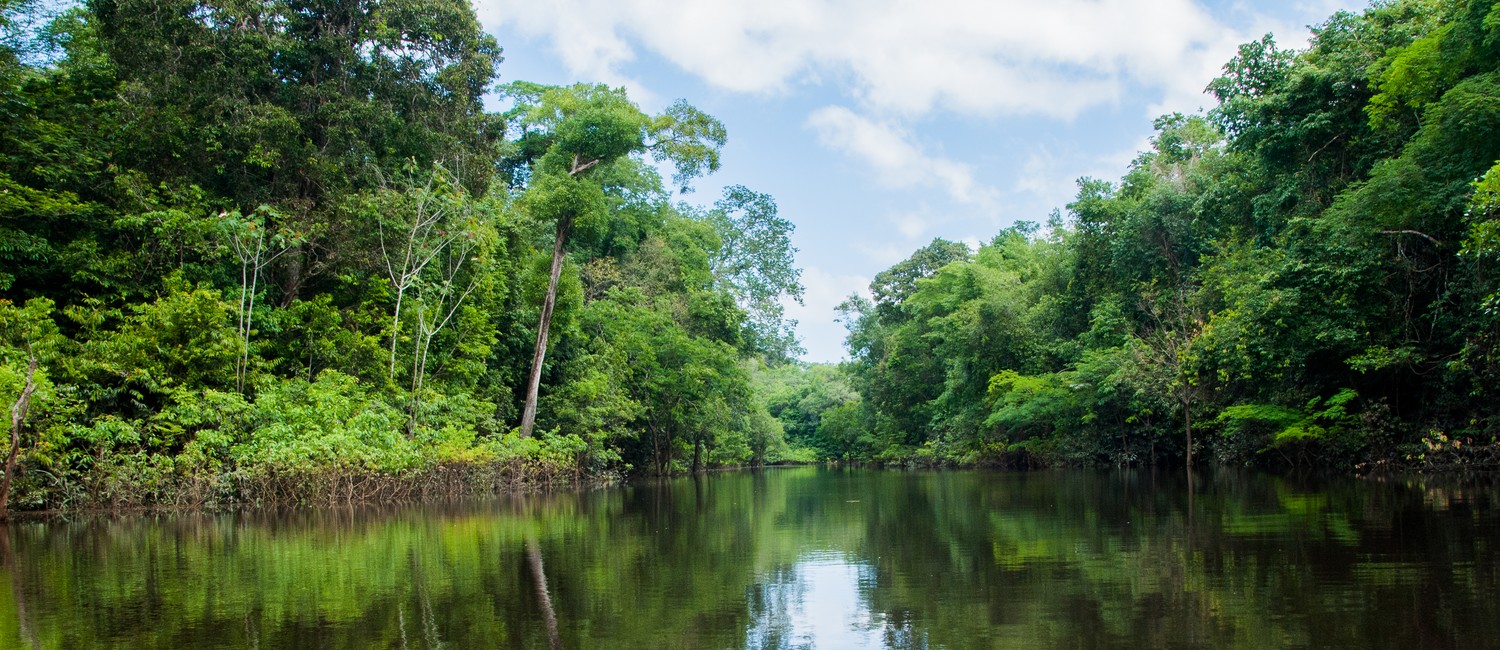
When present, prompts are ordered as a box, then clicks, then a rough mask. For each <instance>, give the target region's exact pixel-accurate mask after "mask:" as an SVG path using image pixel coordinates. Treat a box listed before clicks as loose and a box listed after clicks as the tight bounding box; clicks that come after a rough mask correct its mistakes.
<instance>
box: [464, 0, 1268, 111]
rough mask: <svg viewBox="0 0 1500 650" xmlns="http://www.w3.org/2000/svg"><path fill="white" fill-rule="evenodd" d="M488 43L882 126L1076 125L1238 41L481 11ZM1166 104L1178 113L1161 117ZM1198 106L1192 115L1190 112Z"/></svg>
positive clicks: (1113, 23)
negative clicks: (883, 117)
mask: <svg viewBox="0 0 1500 650" xmlns="http://www.w3.org/2000/svg"><path fill="white" fill-rule="evenodd" d="M478 8H479V12H480V17H481V19H482V20H483V21H484V22H485V24H486V25H487V26H490V27H491V28H496V27H503V28H506V29H513V30H515V31H517V32H519V33H521V34H524V35H527V36H530V37H535V38H542V39H545V40H547V41H549V42H550V44H551V46H552V48H553V49H554V50H555V51H556V52H557V55H558V57H559V58H560V59H561V60H562V62H563V63H564V65H566V66H567V67H568V68H569V71H570V72H572V73H573V74H575V75H578V76H581V77H585V78H589V79H593V80H600V81H606V82H615V81H618V80H624V79H625V77H623V76H622V74H621V73H620V70H622V69H623V68H624V67H626V66H627V65H628V64H630V63H631V62H632V61H634V60H635V59H636V57H637V55H638V53H639V52H642V51H644V52H650V53H651V54H653V55H655V56H658V57H661V58H662V59H665V60H666V61H668V62H670V63H671V64H673V65H675V66H677V67H678V68H679V69H681V70H684V71H686V72H688V73H690V74H693V75H695V76H697V77H699V78H701V79H703V80H704V81H706V82H707V83H709V84H711V85H713V86H716V87H719V88H723V89H726V90H731V91H736V92H746V93H777V92H783V91H785V90H787V89H788V88H789V87H791V86H793V85H795V84H799V83H804V82H821V81H822V80H826V79H833V80H837V82H838V83H840V84H841V86H842V87H843V88H844V91H845V92H846V93H847V94H848V95H849V96H852V97H856V98H858V99H859V100H860V101H861V102H863V103H864V104H865V106H866V108H867V109H868V110H873V111H875V112H878V113H882V114H906V115H912V114H923V113H926V112H928V111H931V110H933V109H935V108H944V109H949V110H954V111H959V112H963V113H969V114H975V115H998V114H1040V115H1050V116H1056V117H1064V118H1068V117H1073V116H1076V115H1078V114H1079V113H1080V112H1081V111H1083V110H1085V109H1087V108H1089V107H1091V106H1097V105H1101V104H1109V103H1113V102H1116V101H1118V100H1119V99H1120V98H1121V95H1122V93H1123V92H1124V89H1125V88H1126V87H1127V86H1130V85H1144V86H1146V87H1149V88H1155V89H1157V90H1159V91H1160V92H1161V93H1162V95H1163V96H1164V97H1173V98H1180V97H1183V96H1187V95H1195V94H1197V93H1199V92H1200V91H1201V90H1202V86H1203V83H1204V79H1205V77H1204V76H1203V75H1204V71H1205V70H1208V71H1210V72H1212V71H1213V70H1215V69H1216V66H1218V65H1219V64H1221V63H1222V62H1223V61H1224V59H1225V58H1226V56H1227V55H1228V54H1232V53H1233V47H1234V45H1235V44H1236V43H1238V42H1240V41H1242V40H1245V38H1246V37H1247V36H1254V34H1245V33H1238V32H1236V31H1235V30H1232V29H1230V28H1228V27H1227V26H1225V25H1223V24H1222V23H1220V22H1219V21H1217V20H1215V18H1214V17H1213V16H1211V15H1210V14H1209V13H1208V11H1207V10H1205V9H1204V7H1202V6H1201V5H1199V4H1198V3H1197V2H1194V1H1193V0H1053V1H1051V2H1034V1H1030V0H1005V1H997V2H975V1H973V0H928V1H925V2H911V1H910V0H720V1H716V2H692V3H683V2H677V1H671V0H481V1H480V3H479V6H478ZM1164 103H1170V104H1174V105H1175V104H1176V103H1178V101H1177V100H1176V99H1174V100H1173V101H1171V102H1164ZM1200 103H1201V102H1200Z"/></svg>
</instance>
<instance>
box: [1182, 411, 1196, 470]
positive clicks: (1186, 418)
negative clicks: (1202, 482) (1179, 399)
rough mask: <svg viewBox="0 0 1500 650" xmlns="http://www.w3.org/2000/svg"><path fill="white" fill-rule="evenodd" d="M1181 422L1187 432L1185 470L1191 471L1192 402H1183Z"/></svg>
mask: <svg viewBox="0 0 1500 650" xmlns="http://www.w3.org/2000/svg"><path fill="white" fill-rule="evenodd" d="M1182 421H1183V423H1184V428H1185V429H1186V431H1187V468H1188V471H1189V472H1191V471H1193V402H1192V401H1191V400H1185V401H1183V403H1182Z"/></svg>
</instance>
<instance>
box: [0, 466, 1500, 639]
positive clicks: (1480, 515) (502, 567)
mask: <svg viewBox="0 0 1500 650" xmlns="http://www.w3.org/2000/svg"><path fill="white" fill-rule="evenodd" d="M1195 492H1196V494H1193V495H1189V494H1188V492H1187V490H1186V484H1185V481H1184V479H1183V478H1182V477H1181V476H1178V475H1170V474H1168V475H1156V474H1150V473H1122V472H1115V473H1095V472H1047V473H1033V474H988V473H974V472H967V473H964V472H954V473H878V472H855V471H833V470H821V469H812V468H807V469H796V470H778V471H767V472H762V473H754V474H751V473H742V474H724V475H718V476H712V477H708V478H700V479H696V480H695V479H680V480H674V481H657V482H651V483H644V484H640V485H635V486H630V487H626V488H621V489H612V490H602V491H595V492H589V493H584V494H561V495H550V496H542V497H533V498H524V499H501V500H496V501H493V502H487V503H479V504H467V505H454V506H446V507H435V506H426V507H421V508H399V509H357V510H349V509H345V510H324V511H300V512H286V513H260V514H254V515H248V514H238V515H221V516H178V517H167V516H160V517H142V516H132V517H119V518H86V519H80V520H77V521H49V522H37V521H34V522H22V523H14V524H11V525H10V526H9V527H7V528H5V529H4V530H3V531H0V574H3V579H4V580H6V581H7V582H8V584H9V588H8V589H0V647H6V648H9V647H18V648H24V647H31V648H86V647H139V648H189V647H259V648H282V647H295V648H318V647H327V648H365V647H377V648H437V647H474V646H484V647H499V648H570V649H574V648H756V649H760V648H778V649H780V648H787V649H790V648H846V647H847V648H865V647H889V648H970V647H983V648H1006V647H1015V648H1052V647H1058V648H1061V647H1067V648H1076V647H1216V648H1218V647H1229V648H1236V647H1238V648H1265V647H1401V648H1408V647H1435V646H1436V647H1465V648H1470V647H1496V646H1497V645H1500V598H1497V596H1500V562H1497V561H1496V560H1497V558H1496V557H1495V555H1494V549H1495V548H1496V547H1497V542H1500V525H1497V524H1500V516H1497V509H1496V507H1495V505H1496V501H1495V497H1496V495H1497V490H1496V488H1495V485H1493V483H1491V482H1481V483H1474V482H1468V483H1463V484H1457V485H1454V484H1437V483H1424V482H1420V481H1394V482H1388V483H1380V482H1368V481H1366V482H1356V481H1343V482H1335V483H1332V484H1328V483H1314V482H1299V481H1296V480H1287V479H1279V478H1268V477H1260V476H1252V475H1239V474H1219V475H1213V476H1202V477H1199V478H1198V479H1197V481H1196V490H1195ZM1190 499H1191V500H1190ZM1190 504H1191V505H1190Z"/></svg>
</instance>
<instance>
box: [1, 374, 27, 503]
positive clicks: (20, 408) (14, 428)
mask: <svg viewBox="0 0 1500 650" xmlns="http://www.w3.org/2000/svg"><path fill="white" fill-rule="evenodd" d="M28 357H29V358H28V359H27V361H26V387H25V388H23V389H21V396H20V397H17V398H16V403H15V404H12V405H11V406H10V453H9V454H7V455H6V457H5V478H3V479H0V517H8V516H9V515H10V509H9V508H10V479H11V478H12V477H14V476H15V475H16V454H17V453H19V452H20V451H21V425H23V424H25V423H26V411H28V410H30V409H31V394H32V393H35V392H36V355H35V354H31V355H28Z"/></svg>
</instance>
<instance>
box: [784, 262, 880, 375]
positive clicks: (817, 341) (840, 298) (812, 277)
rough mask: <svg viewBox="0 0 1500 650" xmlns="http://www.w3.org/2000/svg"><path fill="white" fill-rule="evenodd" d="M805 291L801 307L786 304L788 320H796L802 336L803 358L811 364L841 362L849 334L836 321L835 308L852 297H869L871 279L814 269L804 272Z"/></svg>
mask: <svg viewBox="0 0 1500 650" xmlns="http://www.w3.org/2000/svg"><path fill="white" fill-rule="evenodd" d="M802 286H803V289H804V293H803V298H802V303H803V304H801V305H799V304H797V303H795V302H787V303H784V304H785V305H786V313H787V317H788V318H794V319H796V320H797V333H798V334H800V335H801V336H802V347H804V348H806V349H807V354H806V355H805V356H804V357H803V358H804V359H806V360H808V361H838V360H840V359H843V358H844V357H845V352H844V336H845V335H847V334H848V331H847V330H845V329H844V326H843V325H841V324H839V323H836V322H834V318H836V317H837V316H838V314H837V311H836V309H835V308H836V307H838V305H839V303H841V302H844V300H845V299H847V298H848V297H849V295H850V294H854V293H857V294H860V295H862V296H865V297H867V298H868V297H869V295H870V289H869V288H870V279H869V278H867V277H864V276H860V275H835V274H832V273H829V272H827V271H824V270H822V269H820V268H818V267H815V266H809V267H807V268H804V269H803V270H802Z"/></svg>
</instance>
